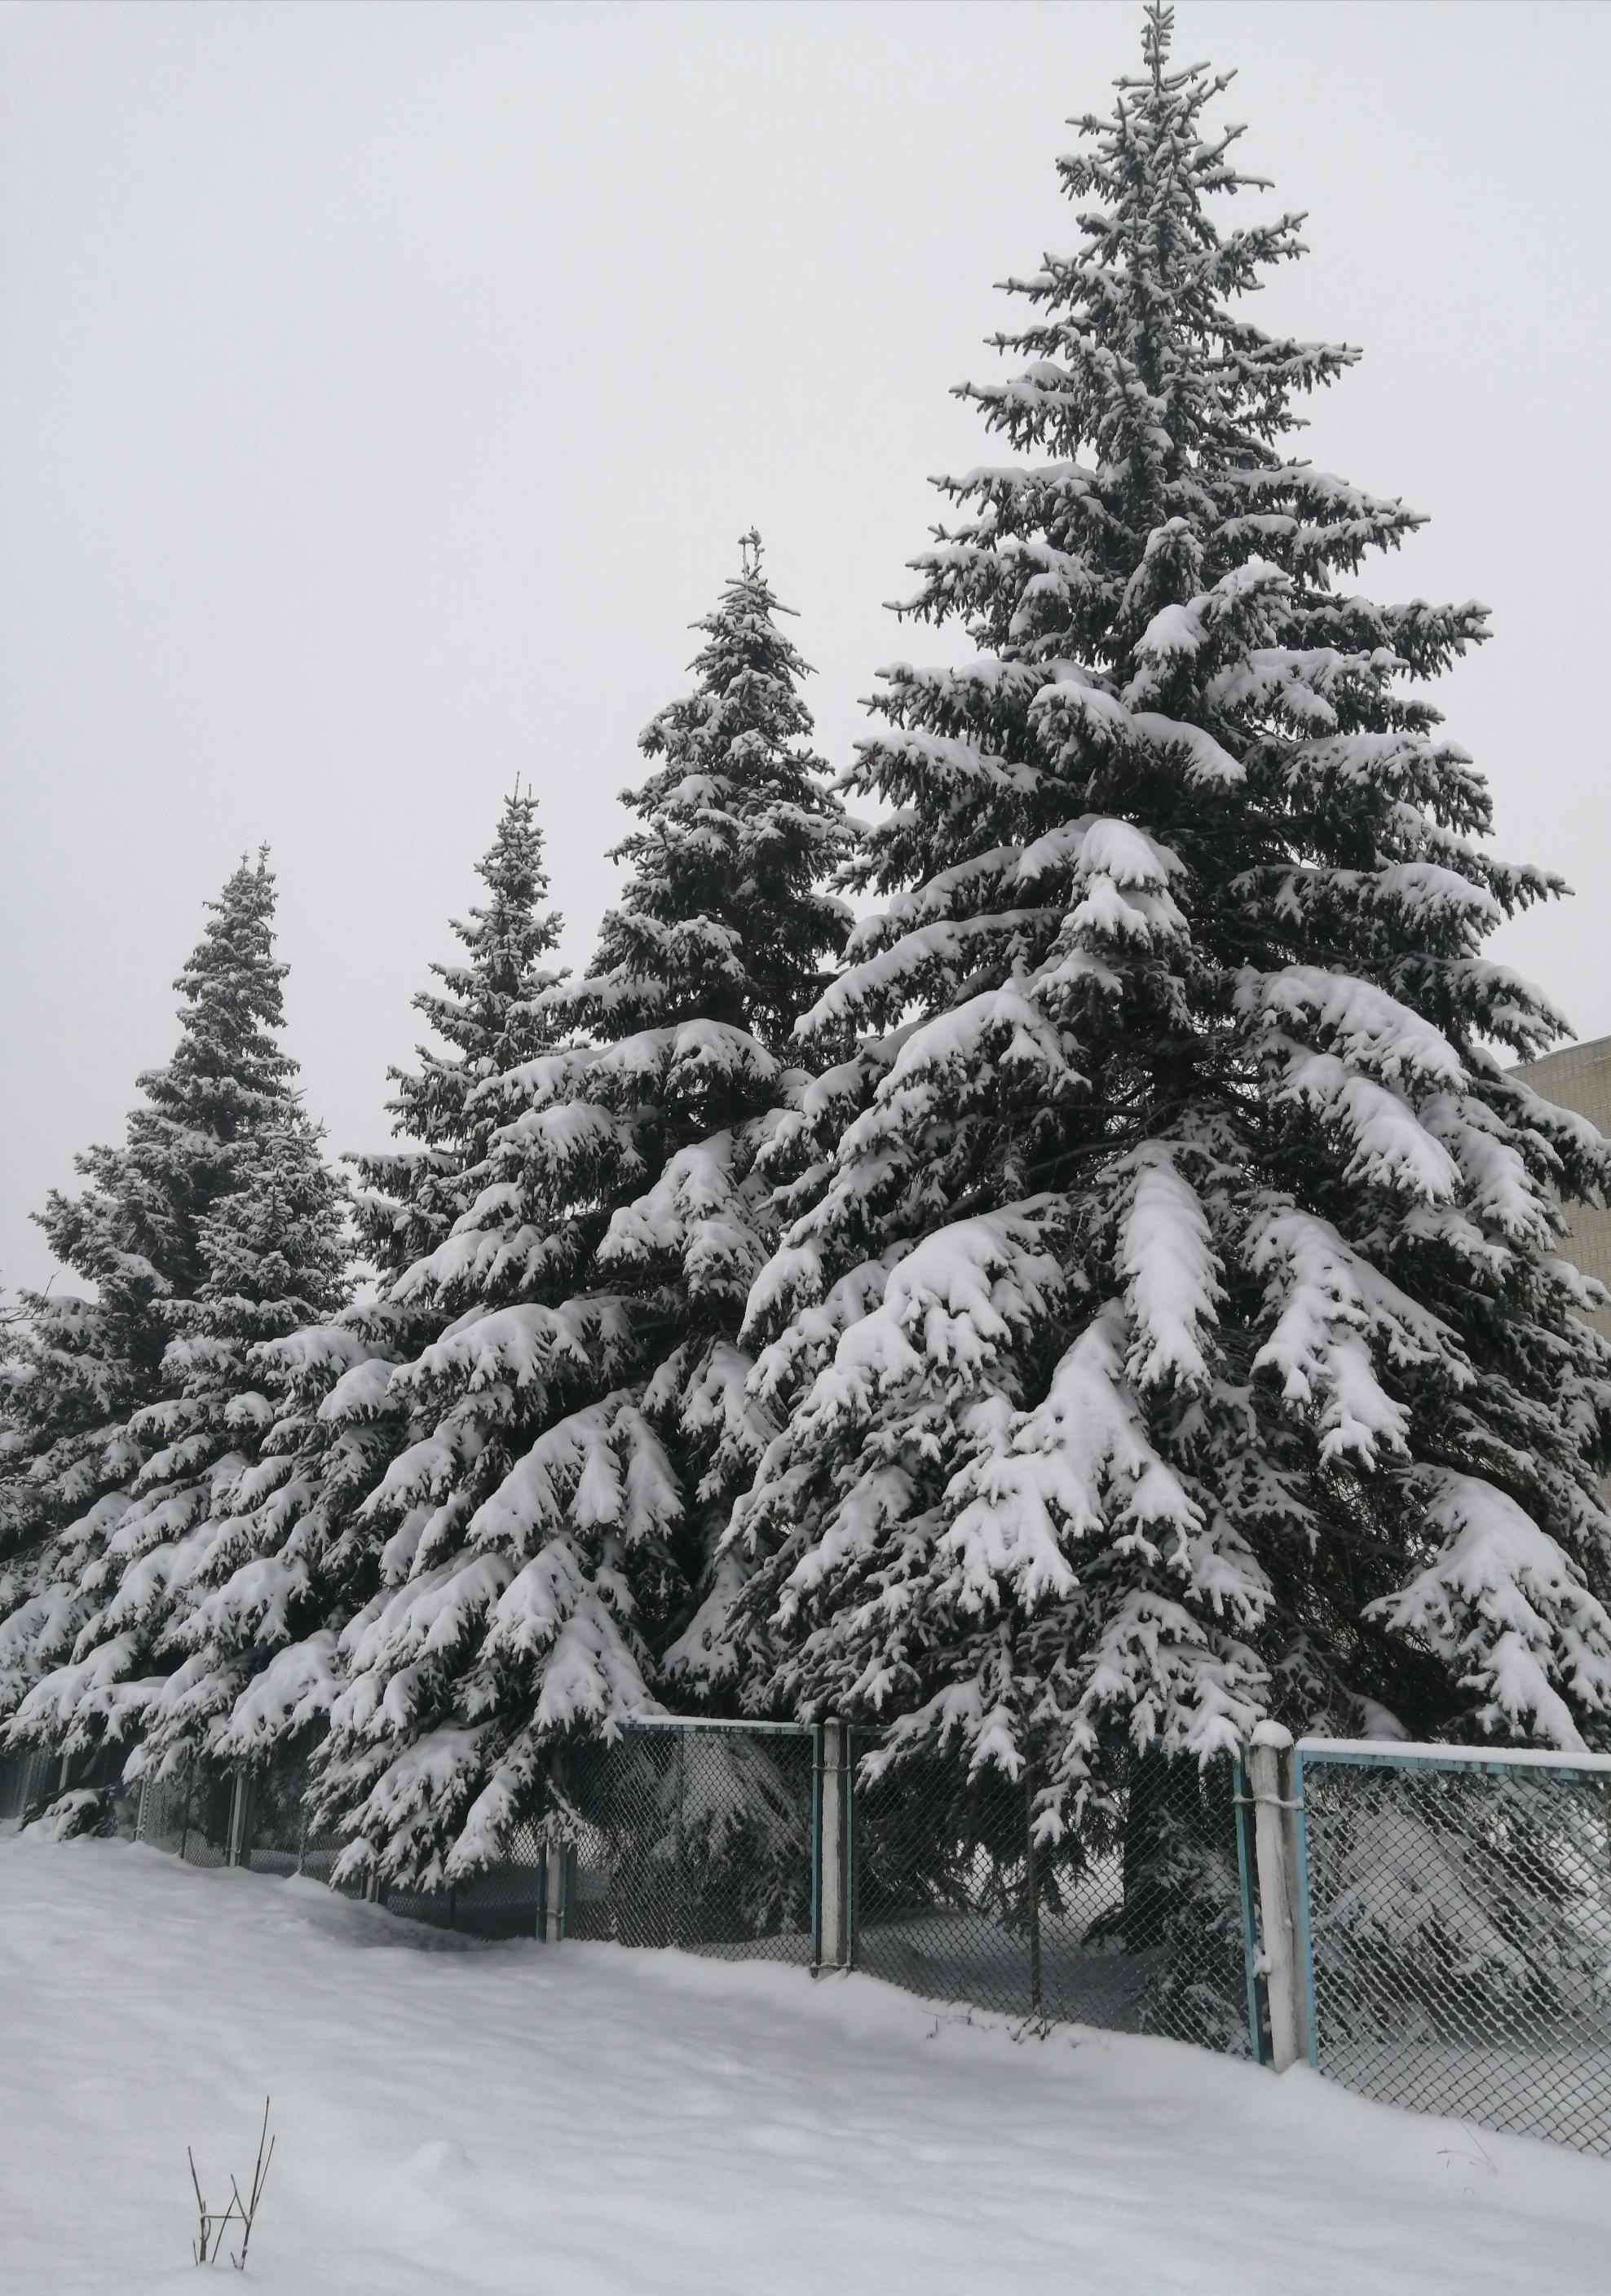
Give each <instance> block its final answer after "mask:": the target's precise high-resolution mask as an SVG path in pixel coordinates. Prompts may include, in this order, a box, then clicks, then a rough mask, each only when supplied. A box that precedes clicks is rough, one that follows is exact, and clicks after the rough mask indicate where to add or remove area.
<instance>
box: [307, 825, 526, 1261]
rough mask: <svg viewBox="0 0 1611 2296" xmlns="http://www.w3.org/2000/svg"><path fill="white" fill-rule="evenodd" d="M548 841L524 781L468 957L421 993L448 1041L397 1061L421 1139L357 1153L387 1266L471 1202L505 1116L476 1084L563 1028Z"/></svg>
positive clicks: (399, 1119)
mask: <svg viewBox="0 0 1611 2296" xmlns="http://www.w3.org/2000/svg"><path fill="white" fill-rule="evenodd" d="M543 847H544V838H543V831H542V828H541V825H540V824H539V822H538V819H537V800H536V796H535V794H534V793H533V792H532V791H530V790H529V789H528V790H527V791H526V793H525V795H524V796H522V795H521V793H520V789H519V783H518V782H517V783H516V786H515V789H514V791H513V792H512V794H511V796H509V797H508V798H506V799H504V803H503V814H502V816H501V818H500V820H499V823H498V828H497V833H496V835H495V837H494V839H493V841H492V844H491V846H490V847H489V848H488V849H487V853H486V854H485V855H484V856H483V857H482V858H481V860H480V861H478V863H477V865H476V873H477V875H478V877H479V878H480V879H481V881H482V883H483V884H484V885H485V886H486V887H487V899H486V901H485V903H483V904H479V905H477V906H472V908H471V909H470V921H469V922H468V923H462V922H460V921H459V920H458V919H457V918H454V920H453V931H454V934H455V935H456V936H457V938H458V939H459V940H460V941H461V943H462V946H463V948H464V951H465V955H464V960H463V962H462V963H460V964H432V966H431V968H430V969H431V971H432V972H433V973H434V974H435V975H436V977H437V979H438V980H439V981H440V982H441V983H442V987H441V988H440V989H432V988H422V989H421V991H420V992H419V994H418V995H417V996H415V998H414V1000H413V1001H414V1009H415V1010H416V1012H418V1013H421V1014H422V1015H423V1016H424V1018H425V1020H426V1021H427V1022H428V1024H429V1027H430V1028H431V1029H432V1030H433V1031H434V1032H435V1034H436V1035H437V1036H438V1037H439V1038H440V1039H441V1041H442V1043H443V1044H444V1045H445V1046H446V1047H447V1049H446V1052H442V1051H438V1050H437V1049H436V1048H435V1047H434V1046H429V1045H421V1046H420V1047H419V1051H418V1055H417V1057H418V1060H419V1067H418V1068H417V1069H415V1070H404V1069H393V1070H390V1071H389V1074H390V1076H391V1078H392V1081H393V1082H394V1083H395V1084H396V1086H397V1095H396V1097H395V1098H394V1099H393V1100H392V1101H391V1102H390V1103H389V1107H390V1111H391V1114H392V1116H393V1118H394V1119H395V1129H396V1130H397V1132H399V1133H401V1134H402V1135H404V1136H405V1138H406V1139H407V1140H408V1141H409V1142H411V1143H413V1145H411V1146H407V1147H404V1148H397V1149H393V1150H391V1151H390V1152H388V1153H384V1154H371V1155H360V1156H355V1157H353V1158H352V1159H351V1161H352V1162H353V1163H354V1164H355V1165H356V1167H357V1169H358V1171H359V1174H360V1176H361V1177H362V1179H363V1180H364V1183H365V1193H363V1194H361V1195H360V1197H359V1200H358V1213H359V1219H360V1226H361V1229H362V1232H363V1234H364V1241H365V1242H366V1244H367V1246H368V1249H369V1251H370V1252H371V1254H372V1257H373V1259H374V1260H375V1263H376V1265H377V1267H379V1269H380V1272H381V1275H382V1276H383V1278H384V1277H386V1276H389V1275H397V1274H399V1273H400V1272H401V1271H402V1270H403V1269H404V1268H405V1267H411V1266H412V1265H413V1262H414V1261H415V1260H416V1259H421V1257H422V1256H423V1255H424V1254H425V1253H426V1252H428V1251H431V1250H432V1249H434V1247H435V1246H436V1245H437V1244H438V1243H440V1242H442V1240H443V1239H444V1237H445V1236H446V1234H447V1233H448V1232H449V1230H450V1229H451V1227H452V1226H453V1224H454V1220H455V1219H457V1218H459V1216H460V1214H461V1213H462V1211H463V1210H465V1209H466V1199H465V1197H464V1193H463V1189H462V1178H463V1175H464V1174H465V1173H466V1172H467V1171H470V1170H473V1169H475V1168H476V1167H477V1166H478V1164H479V1163H480V1162H481V1160H482V1159H483V1158H484V1157H485V1155H486V1153H487V1145H488V1144H489V1142H490V1139H491V1136H492V1133H493V1131H494V1129H495V1124H496V1119H495V1114H494V1113H493V1112H492V1111H490V1110H489V1108H488V1107H487V1104H486V1103H483V1102H478V1101H477V1098H476V1095H477V1094H478V1091H479V1089H480V1087H482V1086H484V1085H485V1084H487V1082H488V1080H489V1079H491V1078H496V1077H499V1076H502V1075H503V1074H504V1073H506V1072H507V1070H510V1069H512V1068H516V1067H518V1066H519V1064H520V1063H521V1062H524V1061H528V1060H531V1059H533V1058H535V1057H536V1054H538V1053H539V1052H540V1051H541V1050H542V1049H543V1046H544V1044H545V1043H546V1042H547V1041H548V1040H549V1037H550V1036H551V1034H552V1030H551V1029H550V1027H549V1024H548V1023H547V1021H546V1020H545V1018H544V1014H543V1013H542V1012H541V1011H540V1010H539V1009H538V999H539V998H540V997H541V996H543V994H544V991H545V990H547V989H549V988H552V987H553V986H554V985H555V984H556V982H557V980H559V979H560V975H559V974H558V973H556V972H554V971H552V969H551V968H549V967H548V966H546V965H545V964H544V959H545V958H546V957H547V956H548V955H550V953H551V952H552V949H553V948H554V947H555V946H556V944H557V943H558V941H559V938H560V931H561V929H562V927H561V920H560V917H559V915H558V914H556V912H555V911H554V910H552V908H549V907H548V906H545V904H546V902H547V899H548V873H547V870H546V868H545V867H544V858H543Z"/></svg>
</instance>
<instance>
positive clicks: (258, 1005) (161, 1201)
mask: <svg viewBox="0 0 1611 2296" xmlns="http://www.w3.org/2000/svg"><path fill="white" fill-rule="evenodd" d="M208 907H209V911H210V912H211V917H210V922H209V923H208V925H207V927H206V930H205V931H204V932H203V934H202V937H201V939H200V943H199V945H198V946H197V947H196V949H195V951H194V953H193V955H192V956H191V958H190V960H189V962H188V964H186V965H185V967H184V971H183V972H182V973H181V974H180V976H179V978H178V980H177V981H176V983H175V986H176V988H177V989H178V991H179V993H180V996H181V997H182V999H183V1004H182V1008H181V1013H180V1037H179V1044H178V1047H177V1049H176V1053H175V1054H174V1058H173V1060H172V1061H171V1062H170V1063H169V1064H168V1067H167V1068H165V1069H158V1070H149V1071H148V1072H147V1073H145V1074H144V1075H143V1076H142V1077H141V1078H139V1088H140V1092H141V1094H142V1096H143V1097H142V1101H141V1103H140V1104H139V1105H137V1106H136V1107H135V1110H134V1111H133V1113H132V1114H131V1116H130V1118H129V1119H128V1127H127V1136H126V1139H125V1142H124V1144H123V1145H122V1146H121V1147H119V1148H110V1147H99V1148H92V1149H90V1150H89V1151H88V1152H86V1154H84V1155H82V1156H80V1157H79V1158H78V1170H79V1171H80V1173H81V1174H82V1175H83V1176H84V1177H85V1178H86V1180H87V1181H88V1183H89V1185H88V1186H87V1187H86V1189H85V1191H84V1193H82V1194H81V1195H79V1196H78V1197H68V1196H65V1195H62V1194H61V1193H52V1195H51V1196H50V1198H49V1200H48V1201H47V1204H46V1208H45V1211H44V1212H43V1213H42V1214H40V1215H39V1216H38V1217H39V1224H40V1226H42V1227H43V1228H44V1229H45V1234H46V1235H47V1237H48V1238H49V1240H50V1243H51V1248H52V1250H53V1252H54V1253H55V1255H56V1257H57V1259H59V1260H61V1262H62V1263H63V1265H64V1266H65V1267H67V1268H69V1269H70V1271H71V1273H72V1274H73V1275H76V1276H78V1278H79V1280H80V1281H81V1282H82V1283H86V1284H87V1285H89V1286H90V1287H92V1295H93V1296H91V1297H89V1298H85V1297H82V1296H75V1295H73V1294H71V1293H59V1292H56V1290H55V1289H54V1286H53V1285H52V1286H50V1287H47V1289H46V1290H45V1292H24V1293H23V1295H22V1309H23V1330H22V1334H21V1338H20V1345H19V1350H18V1360H17V1363H16V1365H14V1366H13V1369H12V1375H11V1376H10V1377H9V1378H8V1382H7V1385H6V1390H5V1396H4V1412H5V1420H6V1425H7V1430H8V1444H7V1449H6V1452H5V1455H4V1457H0V1567H3V1568H4V1584H3V1585H0V1596H3V1597H4V1598H5V1615H4V1618H3V1619H0V1713H4V1712H9V1711H10V1710H12V1708H13V1707H14V1706H15V1705H16V1704H17V1703H18V1702H20V1699H21V1698H22V1697H23V1695H24V1694H25V1693H26V1692H27V1690H28V1687H29V1684H30V1683H31V1682H33V1681H34V1680H35V1679H37V1677H38V1676H39V1675H40V1674H41V1673H42V1672H44V1671H46V1670H48V1669H52V1668H53V1667H55V1666H58V1665H61V1663H63V1662H64V1661H67V1660H69V1659H70V1655H71V1652H72V1650H73V1647H74V1644H75V1643H76V1642H77V1639H78V1634H79V1632H80V1630H81V1628H82V1627H83V1626H84V1624H85V1621H86V1618H87V1616H88V1615H89V1613H90V1611H91V1610H92V1609H93V1607H94V1604H93V1601H92V1599H91V1598H90V1596H89V1595H88V1593H87V1591H86V1574H88V1573H90V1572H92V1571H93V1570H94V1569H95V1567H96V1566H97V1564H98V1562H100V1560H101V1558H102V1556H103V1554H104V1553H105V1551H106V1546H107V1542H108V1540H109V1539H110V1538H111V1536H112V1535H113V1533H114V1532H115V1530H116V1528H117V1525H118V1522H119V1519H120V1517H121V1515H122V1513H123V1511H124V1509H125V1508H126V1506H127V1504H128V1490H129V1486H130V1484H131V1482H132V1480H133V1479H134V1477H135V1474H136V1473H137V1472H138V1471H139V1468H140V1466H141V1464H142V1462H143V1458H144V1456H145V1447H143V1444H142V1442H141V1440H140V1439H139V1438H138V1436H137V1435H136V1434H135V1431H134V1426H133V1423H134V1421H135V1417H136V1415H138V1414H139V1413H140V1412H141V1411H142V1410H143V1409H144V1408H145V1407H146V1406H150V1405H151V1404H153V1403H155V1402H157V1401H158V1400H159V1398H160V1397H161V1395H162V1392H163V1373H162V1360H163V1356H164V1352H165V1350H166V1348H167V1346H168V1339H169V1337H170V1329H169V1326H168V1323H167V1321H166V1320H165V1311H166V1309H167V1308H168V1305H169V1304H170V1303H172V1302H174V1301H176V1300H188V1299H191V1298H192V1297H193V1296H194V1294H195V1292H196V1291H197V1289H198V1288H199V1286H200V1282H201V1280H202V1275H203V1273H204V1266H203V1256H202V1239H203V1234H204V1231H205V1228H206V1224H207V1221H208V1218H209V1215H210V1214H211V1212H212V1210H213V1209H214V1207H215V1206H216V1205H217V1201H219V1199H220V1198H221V1197H222V1196H223V1195H224V1194H225V1193H227V1192H228V1191H229V1190H230V1189H231V1188H232V1187H233V1185H234V1184H235V1178H236V1174H237V1169H238V1167H239V1164H240V1161H241V1157H242V1155H243V1154H244V1153H245V1152H248V1151H249V1148H250V1145H251V1144H252V1142H253V1141H254V1140H255V1138H256V1137H257V1136H258V1134H259V1132H260V1131H261V1130H262V1129H263V1128H264V1127H265V1126H266V1125H267V1124H269V1123H271V1122H273V1121H274V1120H275V1119H277V1118H278V1117H279V1116H280V1115H281V1114H282V1111H283V1109H284V1106H285V1104H286V1095H287V1094H288V1092H289V1089H290V1081H289V1080H290V1075H291V1073H292V1069H291V1063H290V1061H289V1060H288V1059H287V1058H286V1056H285V1054H283V1053H282V1051H281V1050H280V1048H279V1044H278V1031H279V1029H280V1027H281V1025H282V1018H283V1013H282V996H281V982H282V979H283V976H284V972H285V968H284V966H283V965H282V964H280V963H278V962H277V961H276V959H275V957H274V931H273V926H274V878H273V876H272V874H271V873H270V871H269V869H268V865H267V859H266V855H265V854H261V853H260V854H259V855H258V858H257V860H256V861H255V862H252V861H248V860H243V861H242V862H241V865H240V867H239V868H238V869H236V870H235V871H234V872H233V874H232V875H231V876H230V878H229V880H228V881H227V882H226V883H225V887H224V890H223V891H222V893H221V895H220V896H219V898H218V899H217V901H216V902H209V904H208ZM7 1558H9V1559H7Z"/></svg>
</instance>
